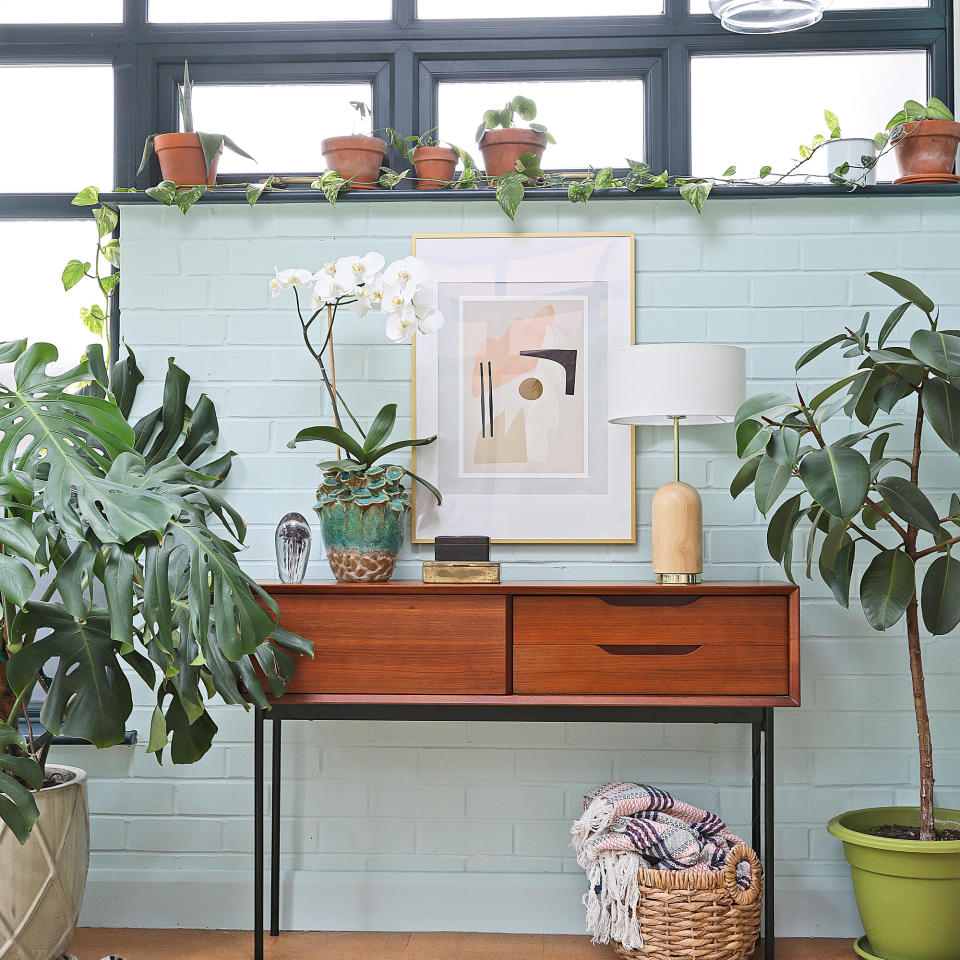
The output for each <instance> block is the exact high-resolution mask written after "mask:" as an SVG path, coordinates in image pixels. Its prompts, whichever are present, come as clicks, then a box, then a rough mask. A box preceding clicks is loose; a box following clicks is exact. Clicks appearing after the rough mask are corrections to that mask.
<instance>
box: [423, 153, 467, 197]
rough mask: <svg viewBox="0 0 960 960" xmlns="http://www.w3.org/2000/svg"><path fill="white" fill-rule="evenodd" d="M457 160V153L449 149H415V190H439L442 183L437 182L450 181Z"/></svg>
mask: <svg viewBox="0 0 960 960" xmlns="http://www.w3.org/2000/svg"><path fill="white" fill-rule="evenodd" d="M459 159H460V158H459V157H458V156H457V151H456V150H451V149H450V148H449V147H417V149H416V150H414V151H413V165H414V166H415V167H416V168H417V180H419V183H418V184H417V190H439V189H440V188H441V187H442V186H443V183H437V181H438V180H440V181H444V180H452V179H453V172H454V170H456V169H457V160H459Z"/></svg>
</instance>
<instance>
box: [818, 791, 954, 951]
mask: <svg viewBox="0 0 960 960" xmlns="http://www.w3.org/2000/svg"><path fill="white" fill-rule="evenodd" d="M935 817H936V824H937V827H938V828H943V827H948V828H953V829H958V828H960V810H946V809H940V808H938V809H937V810H936V811H935ZM885 823H896V824H902V825H904V826H913V827H916V826H919V825H920V809H919V807H873V808H871V809H867V810H853V811H851V812H850V813H844V814H841V815H840V816H839V817H834V818H833V820H831V821H830V824H829V826H828V827H827V829H828V830H829V831H830V833H831V834H833V836H835V837H837V838H838V839H839V840H842V841H843V852H844V855H845V856H846V858H847V862H848V863H849V864H850V872H851V873H852V875H853V892H854V894H855V895H856V898H857V908H858V909H859V911H860V919H861V920H862V921H863V929H864V930H865V931H866V934H867V939H868V940H869V942H870V951H871V953H872V954H875V955H876V956H877V957H880V958H882V960H957V958H958V957H960V840H932V841H926V842H925V841H921V840H893V839H888V838H886V837H875V836H873V835H872V834H870V833H866V832H864V831H867V830H870V829H871V828H873V827H879V826H881V825H882V824H885Z"/></svg>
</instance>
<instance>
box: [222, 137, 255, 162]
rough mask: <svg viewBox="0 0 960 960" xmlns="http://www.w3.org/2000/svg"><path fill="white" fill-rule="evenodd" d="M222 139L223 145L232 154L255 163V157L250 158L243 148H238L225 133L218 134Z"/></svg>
mask: <svg viewBox="0 0 960 960" xmlns="http://www.w3.org/2000/svg"><path fill="white" fill-rule="evenodd" d="M220 136H221V137H223V145H224V146H225V147H226V148H227V149H228V150H230V151H232V152H233V153H236V154H239V155H240V156H241V157H246V158H247V159H248V160H253V161H256V157H252V156H251V155H250V154H249V153H247V151H246V150H244V149H243V147H241V146H239V145H238V144H237V143H235V142H234V141H233V140H231V139H230V137H228V136H227V135H226V134H225V133H222V134H220Z"/></svg>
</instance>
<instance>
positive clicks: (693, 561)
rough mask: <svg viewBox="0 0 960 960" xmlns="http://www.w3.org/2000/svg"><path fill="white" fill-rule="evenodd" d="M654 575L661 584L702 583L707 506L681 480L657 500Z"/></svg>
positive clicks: (661, 491)
mask: <svg viewBox="0 0 960 960" xmlns="http://www.w3.org/2000/svg"><path fill="white" fill-rule="evenodd" d="M652 523H653V572H654V573H655V574H656V576H657V583H700V581H701V579H702V574H703V506H702V504H701V501H700V494H699V493H697V491H696V490H694V488H693V487H691V486H690V484H689V483H683V481H681V480H674V481H673V482H672V483H665V484H664V485H663V486H662V487H661V488H660V489H659V490H658V491H657V492H656V494H654V497H653V511H652Z"/></svg>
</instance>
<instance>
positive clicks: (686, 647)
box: [597, 643, 703, 657]
mask: <svg viewBox="0 0 960 960" xmlns="http://www.w3.org/2000/svg"><path fill="white" fill-rule="evenodd" d="M597 646H598V647H599V648H600V649H601V650H602V651H603V652H604V653H612V654H613V655H614V656H615V657H688V656H690V654H691V653H696V652H697V651H698V650H700V649H701V648H702V647H703V644H702V643H677V644H672V645H664V646H656V645H654V644H629V643H598V644H597Z"/></svg>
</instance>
